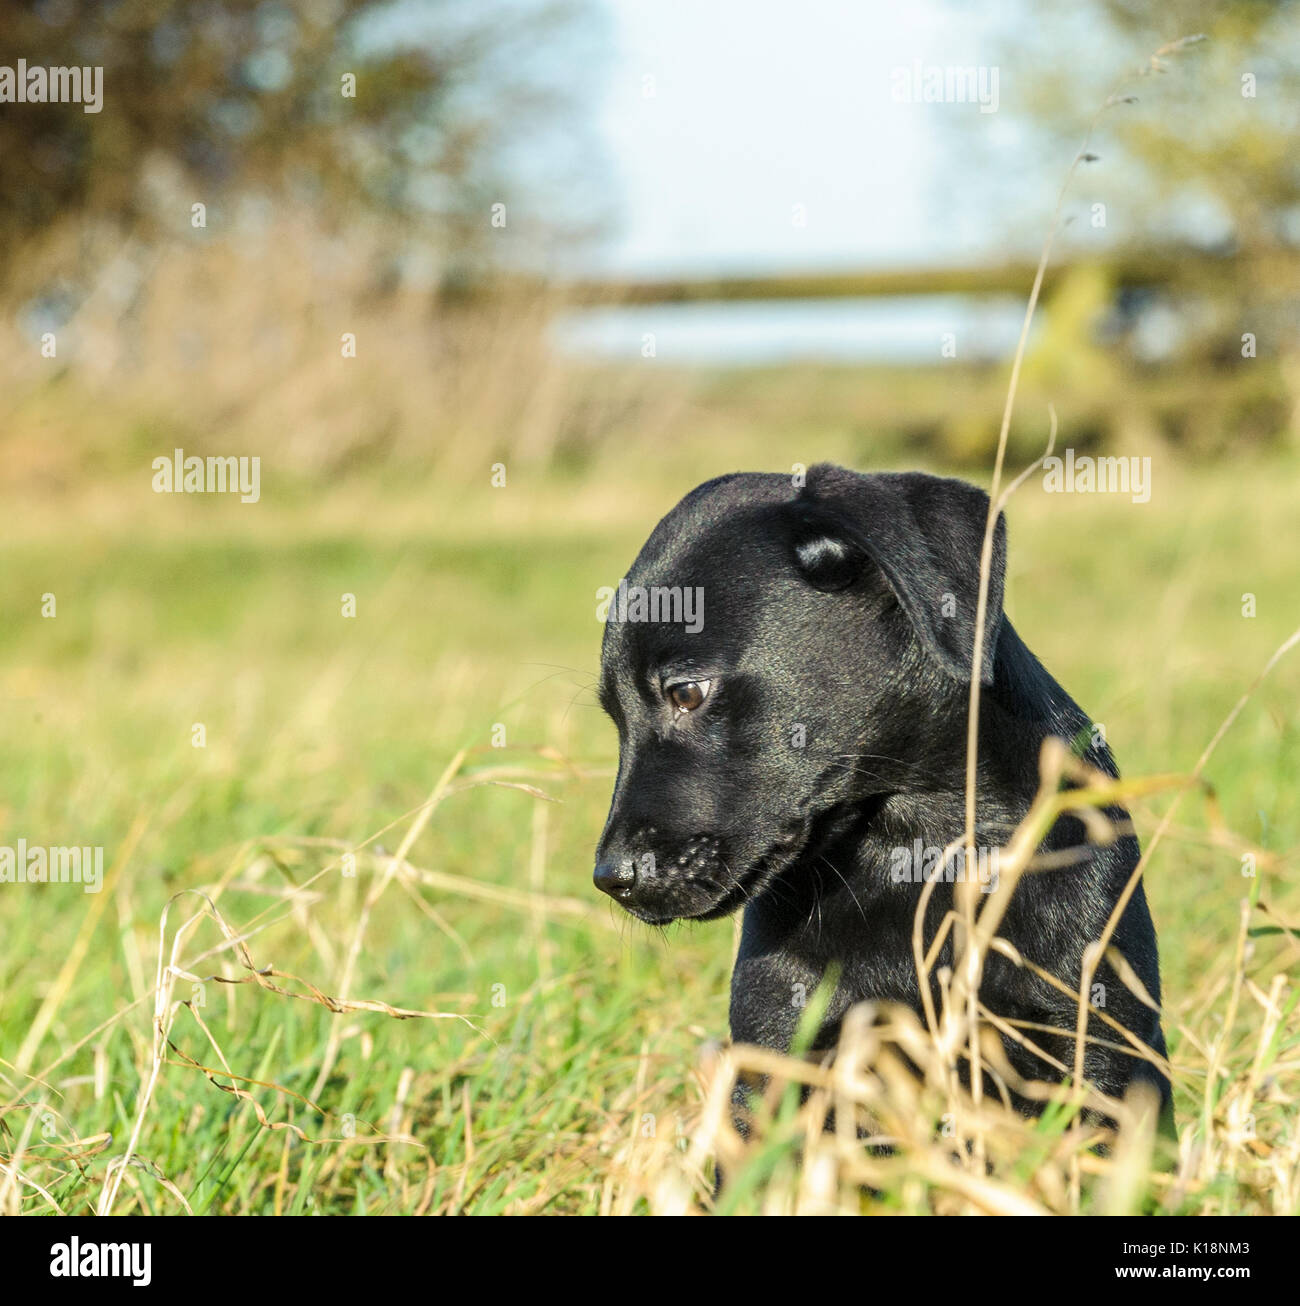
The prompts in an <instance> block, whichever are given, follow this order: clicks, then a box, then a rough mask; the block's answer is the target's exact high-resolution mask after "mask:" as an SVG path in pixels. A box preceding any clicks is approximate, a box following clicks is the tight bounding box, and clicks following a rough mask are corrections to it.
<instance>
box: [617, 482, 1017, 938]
mask: <svg viewBox="0 0 1300 1306" xmlns="http://www.w3.org/2000/svg"><path fill="white" fill-rule="evenodd" d="M987 513H988V497H987V495H985V494H984V493H983V491H981V490H978V489H976V488H975V487H974V486H970V485H966V484H965V483H963V482H960V481H951V480H943V479H940V478H938V477H933V476H925V475H922V474H920V473H906V474H876V475H861V474H858V473H855V472H849V471H845V470H844V469H842V468H838V467H832V466H829V465H821V466H818V467H814V468H813V469H812V470H811V471H810V472H809V474H808V478H807V484H806V485H805V486H804V487H802V488H798V489H796V488H794V487H793V486H792V484H791V481H790V479H789V478H788V477H785V476H778V475H767V474H756V473H747V474H737V475H733V476H726V477H722V478H720V479H718V480H715V481H710V482H708V483H706V484H705V485H702V486H700V487H699V488H698V489H697V490H694V491H693V492H692V493H691V494H689V495H687V497H686V498H685V499H683V500H682V502H681V503H680V504H678V505H677V507H676V508H674V509H673V511H672V512H670V513H669V514H668V516H667V517H665V518H664V520H663V521H661V522H660V523H659V525H658V526H657V527H656V529H655V531H654V532H653V534H652V535H651V536H650V539H649V540H648V541H647V542H646V545H645V547H644V548H643V549H642V550H641V553H640V555H639V556H638V557H637V559H636V562H635V563H634V564H633V566H632V569H631V571H630V572H629V573H628V575H627V577H626V578H625V580H624V581H623V582H622V583H621V584H620V586H619V588H618V591H617V592H616V593H615V596H614V598H613V600H612V601H611V604H610V608H609V613H608V617H607V622H606V628H605V638H604V645H603V648H602V652H601V686H600V698H601V702H602V704H603V706H604V707H605V710H606V711H607V712H608V713H609V715H610V716H611V718H612V719H613V720H614V722H615V724H616V725H617V726H618V731H619V767H618V778H617V781H616V783H615V788H614V797H613V802H612V804H611V806H610V812H609V818H608V820H607V822H606V825H605V830H604V833H603V835H602V836H601V840H600V846H599V848H598V850H597V866H596V873H595V882H596V884H597V886H598V887H600V888H601V889H603V890H604V891H605V892H607V893H609V894H610V895H611V896H612V897H614V898H615V900H616V901H618V902H620V903H621V904H622V905H623V906H624V907H626V908H627V910H628V911H630V912H632V913H633V914H634V915H636V916H638V917H640V918H641V919H642V920H646V921H650V922H652V923H664V922H667V921H670V920H674V919H677V918H682V917H692V918H698V919H712V918H714V917H717V916H722V915H725V914H727V913H729V912H731V911H734V910H735V909H736V908H737V907H739V906H742V905H743V904H744V903H745V902H746V901H748V900H750V899H752V898H753V897H756V896H757V895H758V894H759V893H761V892H763V891H764V890H765V889H766V888H768V887H769V886H770V885H771V884H772V883H773V881H774V880H775V879H776V878H777V877H778V876H779V875H780V874H781V873H782V872H783V871H784V870H786V869H787V868H788V867H790V866H791V865H792V864H793V863H794V862H795V861H797V860H798V858H799V856H800V854H801V853H802V852H803V851H805V849H807V848H809V847H810V846H812V845H814V844H815V843H816V842H817V840H818V838H819V837H820V836H821V835H822V834H824V833H825V831H826V830H827V829H828V828H830V827H832V826H833V824H834V822H835V821H837V820H839V819H842V818H843V817H844V816H845V815H846V814H847V813H851V812H852V811H853V810H854V808H855V807H856V806H857V805H859V804H861V803H862V802H863V800H865V799H867V798H870V797H871V796H872V795H875V794H882V793H889V792H896V791H902V790H908V789H919V788H924V787H927V785H932V784H933V783H934V782H935V780H936V778H937V777H936V771H937V770H940V769H942V768H944V767H946V766H949V765H951V764H952V761H953V759H954V758H956V759H957V760H958V761H959V760H960V757H961V743H960V740H961V739H962V738H964V732H963V731H961V730H955V729H954V727H955V726H956V724H957V723H958V721H959V712H960V711H961V710H963V709H962V705H964V703H965V699H966V692H967V687H968V686H969V677H970V668H971V662H972V651H973V648H974V631H975V609H976V601H977V597H978V584H979V559H980V549H981V544H982V540H983V535H984V528H985V522H986V518H987ZM1004 567H1005V530H1004V527H1003V525H1002V522H1001V519H1000V518H999V521H998V527H997V531H996V534H995V540H994V551H993V566H992V569H991V572H990V586H989V598H988V614H987V618H986V624H985V630H986V636H985V640H984V644H983V648H982V650H981V656H980V659H979V667H980V674H981V677H982V679H984V680H989V679H991V678H992V668H993V651H994V648H995V647H996V641H997V630H998V626H999V624H1000V621H1001V616H1002V582H1003V574H1004Z"/></svg>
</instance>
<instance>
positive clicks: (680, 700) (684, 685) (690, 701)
mask: <svg viewBox="0 0 1300 1306" xmlns="http://www.w3.org/2000/svg"><path fill="white" fill-rule="evenodd" d="M712 683H713V682H712V681H711V680H683V681H680V682H679V683H678V684H676V685H669V687H668V697H669V699H670V700H671V701H672V705H673V706H674V707H675V708H676V709H677V710H678V711H679V712H694V711H695V709H696V708H697V707H699V706H700V704H701V703H703V702H704V700H705V699H706V698H708V696H709V686H710V685H712Z"/></svg>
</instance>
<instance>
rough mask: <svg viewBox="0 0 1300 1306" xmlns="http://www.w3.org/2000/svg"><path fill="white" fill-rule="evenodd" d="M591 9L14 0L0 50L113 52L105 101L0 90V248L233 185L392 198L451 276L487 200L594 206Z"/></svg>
mask: <svg viewBox="0 0 1300 1306" xmlns="http://www.w3.org/2000/svg"><path fill="white" fill-rule="evenodd" d="M595 15H596V11H595V10H594V8H593V5H592V3H591V0H422V2H419V3H415V2H411V0H407V2H405V3H402V2H398V3H393V2H392V0H389V2H388V3H379V2H378V0H107V2H105V0H0V67H9V68H15V69H16V68H17V67H18V64H19V60H25V61H26V64H27V65H28V67H33V66H43V67H60V66H63V67H66V66H71V65H82V66H90V67H99V68H102V69H103V108H102V111H101V112H99V113H86V112H83V111H82V109H81V108H80V107H78V106H74V105H66V104H15V103H7V104H0V158H3V160H4V171H5V185H4V187H3V188H2V189H0V258H2V259H4V260H5V262H6V263H9V262H10V260H12V259H13V257H14V256H15V255H16V254H18V253H20V252H21V251H22V250H23V247H24V245H25V243H26V242H27V241H28V240H29V239H30V238H32V237H33V236H39V235H40V234H41V233H42V232H43V231H45V230H47V229H48V228H49V227H51V225H52V224H57V223H59V222H60V220H62V219H66V218H74V219H78V220H80V219H82V218H94V219H96V220H108V221H111V222H113V223H114V224H115V225H116V226H117V227H118V228H120V229H121V230H123V231H124V232H125V231H129V232H132V233H134V234H138V235H141V236H143V237H144V238H145V239H146V240H147V239H149V238H150V236H151V235H152V234H155V233H156V232H157V230H158V228H159V227H160V226H161V227H163V228H166V229H170V230H173V231H174V230H175V229H176V227H177V224H178V222H184V223H185V224H186V225H188V222H189V206H190V203H191V202H203V203H206V204H208V205H209V207H211V206H213V204H214V203H217V202H221V201H223V200H231V199H233V198H234V197H237V196H239V195H241V194H242V195H248V194H255V195H261V196H267V197H271V198H279V197H285V198H292V199H294V200H296V201H299V202H301V203H304V204H305V205H307V206H309V207H310V208H311V210H312V212H313V213H314V214H316V215H318V216H320V215H328V214H330V213H333V214H334V215H335V217H336V223H337V225H338V226H339V227H340V228H342V227H343V226H344V225H345V224H346V222H347V221H348V217H349V215H350V214H353V213H355V212H356V209H357V206H361V207H362V208H364V209H367V210H371V211H378V212H380V213H382V214H384V215H385V216H386V217H387V218H388V219H391V220H392V221H394V222H398V223H401V224H403V225H405V226H407V227H408V228H410V229H412V230H413V231H415V232H418V233H419V234H420V235H421V236H422V237H424V238H425V239H426V240H427V241H428V243H429V245H430V246H431V247H432V250H433V254H434V257H435V259H436V261H437V264H438V268H439V272H440V273H441V275H442V276H443V277H456V276H460V275H464V274H465V273H466V272H467V271H468V272H472V271H473V270H474V269H475V268H477V267H479V266H481V265H482V263H483V262H484V260H485V257H486V252H487V249H488V241H489V239H490V238H491V235H492V227H491V223H490V207H491V205H492V204H493V203H504V204H506V205H507V207H508V209H514V211H515V212H514V214H512V217H516V218H523V219H524V223H525V225H526V226H528V228H529V230H530V231H531V232H532V233H533V234H534V235H535V236H541V235H544V234H545V233H546V232H547V231H553V230H557V229H559V230H563V231H565V232H566V233H568V234H571V233H572V232H573V231H574V230H576V229H579V228H581V227H582V226H583V225H584V224H585V223H588V222H590V216H589V210H590V209H591V207H592V206H591V204H590V200H589V197H588V198H587V202H586V205H585V210H586V211H584V210H580V209H578V208H577V207H576V206H575V205H574V204H573V203H572V196H573V194H574V191H575V185H574V175H575V169H576V170H582V172H581V174H580V175H582V176H585V175H586V169H588V168H589V166H590V163H589V160H590V157H591V152H590V150H589V149H586V148H582V146H581V145H579V143H578V142H577V138H576V133H575V130H574V128H573V125H572V123H571V121H570V117H571V114H570V111H571V110H572V109H573V108H574V107H575V106H574V104H573V103H572V100H571V98H570V87H571V86H572V84H573V79H572V78H571V77H569V76H568V75H567V73H568V70H569V68H570V66H571V64H570V63H569V61H570V60H572V59H574V58H579V59H581V58H582V57H583V54H584V49H585V45H584V43H586V42H588V41H589V40H590V39H592V38H593V37H595V38H596V39H597V40H599V38H600V30H599V29H600V25H599V23H598V22H594V21H593V20H594V18H595ZM587 83H588V85H590V79H587ZM538 155H541V156H544V157H545V158H546V159H547V160H548V167H547V168H546V169H544V170H540V171H538V170H535V169H534V170H532V171H530V169H529V167H528V166H527V165H528V162H529V161H530V160H531V159H533V158H535V157H537V156H538ZM160 178H161V179H162V181H163V182H165V183H166V185H165V186H163V187H162V189H164V190H165V191H166V197H165V199H164V202H163V203H161V204H160V200H159V189H160V187H159V184H158V183H159V180H160ZM548 188H549V189H548ZM576 189H582V190H583V193H584V196H586V195H587V194H588V191H589V188H586V189H584V188H583V187H582V186H581V185H579V186H577V187H576ZM566 197H568V202H567V204H566ZM182 204H183V214H182V213H178V212H177V209H178V208H180V207H181V206H182ZM160 210H165V211H160ZM521 210H522V212H521ZM529 218H531V221H529V220H528V219H529ZM495 248H497V249H500V248H501V242H499V241H498V242H497V244H496V246H495Z"/></svg>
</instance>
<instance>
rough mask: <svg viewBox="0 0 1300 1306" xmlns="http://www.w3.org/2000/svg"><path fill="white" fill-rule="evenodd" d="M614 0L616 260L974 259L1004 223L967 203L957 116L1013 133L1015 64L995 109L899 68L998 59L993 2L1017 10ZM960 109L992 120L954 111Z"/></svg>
mask: <svg viewBox="0 0 1300 1306" xmlns="http://www.w3.org/2000/svg"><path fill="white" fill-rule="evenodd" d="M603 3H604V4H605V5H606V7H607V9H608V11H609V13H610V15H611V25H612V27H613V38H614V61H613V64H612V66H611V67H610V68H609V70H608V72H607V75H606V78H605V83H606V93H605V95H604V97H603V101H602V102H601V103H600V104H599V105H598V107H597V112H598V127H599V131H600V135H601V138H602V140H603V143H604V147H605V150H606V153H607V156H608V159H609V163H610V166H611V168H612V171H613V180H614V185H615V196H616V207H615V213H616V216H617V219H618V227H617V234H616V235H615V237H614V238H613V239H612V240H610V241H609V242H608V243H607V245H606V247H605V249H604V250H603V252H602V253H601V255H600V256H599V261H600V263H601V264H602V265H603V266H604V267H605V268H608V269H612V270H617V271H620V272H628V273H644V274H668V273H673V272H702V271H709V270H714V269H717V270H744V269H755V270H766V269H773V268H800V267H816V266H819V265H820V266H826V267H846V266H847V267H852V266H863V265H871V264H896V263H909V262H924V263H930V262H939V261H943V262H963V261H966V260H968V259H971V258H973V257H975V256H977V255H979V254H981V253H985V252H987V251H988V249H989V247H990V244H991V242H993V241H994V240H995V239H996V237H997V233H998V232H999V231H1000V230H1002V227H1001V225H1000V224H999V223H997V222H994V221H993V220H992V219H991V217H990V215H989V214H988V213H987V211H986V210H985V209H983V208H982V207H981V206H980V204H978V203H976V202H973V201H971V202H965V201H963V198H962V196H963V191H964V189H966V187H965V186H964V183H965V182H966V181H970V180H973V179H972V178H970V176H969V174H968V170H967V168H966V167H965V165H964V164H963V157H962V156H963V146H962V141H963V138H964V136H963V131H961V130H954V128H955V127H961V128H968V127H973V128H974V130H976V131H978V132H981V133H988V134H989V137H988V139H990V140H991V141H992V142H993V143H997V142H998V141H999V140H1004V141H1006V142H1007V143H1011V142H1012V141H1013V140H1014V126H1013V123H1012V121H1011V120H1010V115H1009V114H1008V108H1011V109H1012V110H1014V98H1013V97H1009V95H1008V92H1009V91H1010V90H1012V89H1013V88H1011V87H1008V85H1007V80H1006V77H1005V70H1003V76H1002V78H1001V86H1000V88H999V90H1000V96H1001V100H1002V103H1001V105H1000V108H999V112H997V113H989V114H984V115H981V114H980V111H979V108H978V106H976V105H973V104H924V103H923V104H908V103H899V102H898V101H897V99H896V96H895V94H894V87H895V78H896V73H895V70H897V69H899V68H907V69H910V68H912V67H913V65H914V63H915V61H918V60H919V61H920V62H921V64H922V65H923V66H925V67H931V66H946V65H961V66H971V65H975V66H978V65H985V66H988V65H993V64H996V62H997V55H998V47H995V43H994V35H995V32H994V29H993V27H992V26H991V23H990V15H991V14H992V15H994V16H996V15H997V14H999V13H1005V12H1006V9H1005V8H1004V7H1001V6H992V5H989V6H981V7H980V11H979V12H978V13H976V14H970V13H969V11H968V10H964V9H962V8H959V7H958V6H956V5H954V4H951V3H944V2H942V0H904V2H902V3H884V2H883V0H691V2H689V3H678V4H669V3H664V0H603ZM1001 49H1002V50H1003V52H1005V47H1001ZM648 79H649V80H648ZM1009 101H1010V103H1009ZM953 115H966V116H972V117H973V118H974V119H976V120H978V121H975V122H973V123H971V122H968V123H963V124H956V123H955V122H954V120H953ZM985 194H987V192H985ZM796 206H803V208H802V213H803V215H804V219H805V222H806V225H799V223H798V221H797V216H798V214H799V212H800V210H798V209H797V208H796Z"/></svg>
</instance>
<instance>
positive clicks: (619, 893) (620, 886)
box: [591, 862, 636, 899]
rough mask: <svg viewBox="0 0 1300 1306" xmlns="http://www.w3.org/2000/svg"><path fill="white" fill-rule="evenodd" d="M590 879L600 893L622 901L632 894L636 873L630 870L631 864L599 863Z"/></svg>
mask: <svg viewBox="0 0 1300 1306" xmlns="http://www.w3.org/2000/svg"><path fill="white" fill-rule="evenodd" d="M591 878H592V881H593V883H594V884H595V886H596V888H598V889H599V890H600V891H601V893H607V894H609V896H610V897H611V898H619V899H622V898H626V897H627V896H628V894H630V893H631V892H632V886H633V885H634V884H635V883H636V871H634V870H633V869H632V863H631V862H622V863H619V862H601V863H599V864H598V865H597V867H596V872H595V874H594V875H593V876H592V877H591Z"/></svg>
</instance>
